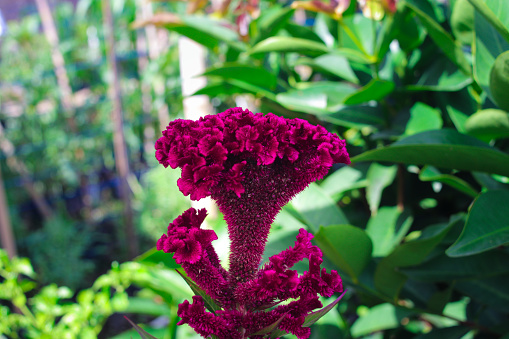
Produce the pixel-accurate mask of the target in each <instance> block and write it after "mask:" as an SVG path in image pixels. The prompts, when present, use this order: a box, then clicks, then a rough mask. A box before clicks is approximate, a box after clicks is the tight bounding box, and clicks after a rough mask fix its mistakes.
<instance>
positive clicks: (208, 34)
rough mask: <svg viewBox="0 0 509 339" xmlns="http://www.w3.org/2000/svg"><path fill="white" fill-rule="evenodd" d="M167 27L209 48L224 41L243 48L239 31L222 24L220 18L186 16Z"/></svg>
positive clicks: (237, 47)
mask: <svg viewBox="0 0 509 339" xmlns="http://www.w3.org/2000/svg"><path fill="white" fill-rule="evenodd" d="M165 27H167V28H168V29H170V30H173V31H175V32H177V33H179V34H182V35H184V36H187V37H188V38H189V39H192V40H194V41H196V42H197V43H199V44H202V45H204V46H205V47H207V48H211V49H212V48H215V47H216V46H217V45H218V44H219V42H221V41H222V42H226V43H228V44H229V45H230V46H231V47H234V48H236V49H240V50H242V49H243V47H242V44H240V42H239V40H238V35H237V33H236V32H235V31H234V30H232V29H229V28H227V27H225V26H224V25H222V24H221V22H220V21H218V20H213V19H210V18H207V17H200V16H184V17H182V18H181V22H180V23H172V24H168V25H165Z"/></svg>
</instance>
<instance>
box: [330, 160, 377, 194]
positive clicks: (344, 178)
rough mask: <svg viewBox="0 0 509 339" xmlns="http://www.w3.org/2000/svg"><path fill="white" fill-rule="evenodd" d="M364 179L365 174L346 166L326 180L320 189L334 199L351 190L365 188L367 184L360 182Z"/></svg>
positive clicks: (363, 181)
mask: <svg viewBox="0 0 509 339" xmlns="http://www.w3.org/2000/svg"><path fill="white" fill-rule="evenodd" d="M362 177H363V173H362V172H361V171H359V170H358V169H355V168H353V167H350V166H344V167H342V168H340V169H338V170H336V171H335V172H333V173H332V174H331V175H329V176H328V177H327V178H325V180H324V181H323V182H322V183H321V184H320V187H321V188H322V189H323V190H324V191H325V193H327V194H328V195H330V196H331V197H334V196H336V195H340V194H342V193H343V192H346V191H349V190H351V189H355V188H360V187H365V186H366V184H367V182H366V181H365V180H362V183H360V182H359V181H361V179H362Z"/></svg>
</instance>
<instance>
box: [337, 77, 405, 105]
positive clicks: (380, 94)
mask: <svg viewBox="0 0 509 339" xmlns="http://www.w3.org/2000/svg"><path fill="white" fill-rule="evenodd" d="M394 88H395V85H394V83H393V82H392V81H385V80H378V79H371V81H370V82H369V83H368V84H367V85H366V86H364V87H362V88H360V89H359V90H358V91H357V92H355V93H353V94H350V95H349V96H348V97H347V98H346V99H345V104H346V105H358V104H362V103H365V102H368V101H372V100H373V101H379V100H382V99H383V98H385V97H386V96H387V95H389V94H391V93H392V91H394Z"/></svg>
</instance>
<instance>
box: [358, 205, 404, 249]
mask: <svg viewBox="0 0 509 339" xmlns="http://www.w3.org/2000/svg"><path fill="white" fill-rule="evenodd" d="M401 217H402V212H401V211H400V210H399V209H398V208H397V207H396V206H394V207H382V208H380V210H378V213H377V214H376V215H375V216H372V217H371V218H370V219H369V221H368V225H367V226H366V233H367V234H368V235H369V237H370V238H371V240H372V241H373V256H374V257H384V256H386V255H388V254H389V253H390V252H391V251H392V250H393V249H394V248H395V247H396V246H397V245H398V244H399V243H400V242H401V240H402V239H403V237H404V236H405V235H406V233H407V231H408V229H409V228H410V226H411V225H412V221H413V218H412V217H409V216H408V217H406V218H401ZM401 219H404V220H401Z"/></svg>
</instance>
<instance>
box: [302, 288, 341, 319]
mask: <svg viewBox="0 0 509 339" xmlns="http://www.w3.org/2000/svg"><path fill="white" fill-rule="evenodd" d="M345 293H346V291H344V292H343V293H341V295H340V296H339V297H338V298H337V299H336V300H334V301H333V302H332V303H330V304H329V305H327V306H325V307H323V308H322V309H320V310H318V311H314V312H311V313H310V314H308V315H307V316H306V318H305V319H304V324H302V327H310V326H311V325H313V324H314V323H316V322H317V321H318V320H319V319H320V318H321V317H323V316H324V315H326V314H327V313H329V311H330V310H332V309H333V308H334V306H336V305H337V303H339V301H340V300H341V298H343V296H344V295H345Z"/></svg>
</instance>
